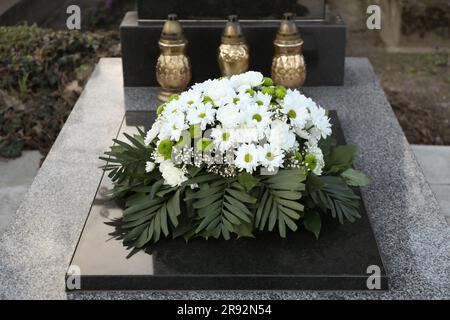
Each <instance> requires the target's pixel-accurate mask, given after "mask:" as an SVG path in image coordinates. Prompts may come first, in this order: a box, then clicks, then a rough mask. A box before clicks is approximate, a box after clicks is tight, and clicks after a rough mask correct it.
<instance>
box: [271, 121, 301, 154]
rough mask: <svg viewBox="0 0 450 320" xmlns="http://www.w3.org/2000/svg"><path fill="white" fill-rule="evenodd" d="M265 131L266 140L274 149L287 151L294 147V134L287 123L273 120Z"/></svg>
mask: <svg viewBox="0 0 450 320" xmlns="http://www.w3.org/2000/svg"><path fill="white" fill-rule="evenodd" d="M266 131H267V132H266V135H267V138H268V139H269V142H270V144H271V145H273V146H274V147H277V148H280V149H283V150H286V151H289V150H291V149H292V148H293V147H294V146H295V142H296V141H295V134H294V132H292V131H291V130H290V128H289V125H288V124H287V123H285V122H283V121H281V120H278V119H277V120H274V121H273V122H272V124H271V125H270V129H267V130H266Z"/></svg>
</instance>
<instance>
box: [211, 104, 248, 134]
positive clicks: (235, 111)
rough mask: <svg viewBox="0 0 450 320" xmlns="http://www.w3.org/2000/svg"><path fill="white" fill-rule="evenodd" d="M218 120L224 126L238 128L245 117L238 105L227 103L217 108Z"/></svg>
mask: <svg viewBox="0 0 450 320" xmlns="http://www.w3.org/2000/svg"><path fill="white" fill-rule="evenodd" d="M217 120H219V121H220V123H221V124H222V126H223V127H224V128H236V127H237V126H239V125H240V124H241V123H242V121H243V117H242V114H241V113H240V111H239V107H238V106H236V105H234V104H227V105H225V106H223V107H220V108H219V109H218V110H217Z"/></svg>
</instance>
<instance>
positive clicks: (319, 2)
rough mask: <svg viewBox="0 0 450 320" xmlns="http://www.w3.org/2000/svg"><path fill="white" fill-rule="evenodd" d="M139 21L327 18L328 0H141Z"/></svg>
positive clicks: (138, 5) (139, 1)
mask: <svg viewBox="0 0 450 320" xmlns="http://www.w3.org/2000/svg"><path fill="white" fill-rule="evenodd" d="M137 11H138V13H139V20H147V19H161V17H165V16H167V15H168V14H169V13H173V12H176V13H177V14H178V16H179V18H180V19H223V17H226V16H227V15H228V14H230V13H233V14H237V15H239V17H241V18H242V19H278V18H279V17H280V16H282V15H283V13H284V12H288V11H289V12H293V13H295V14H296V16H297V17H298V18H299V19H324V15H325V0H302V1H296V0H183V1H179V0H165V1H152V0H138V1H137Z"/></svg>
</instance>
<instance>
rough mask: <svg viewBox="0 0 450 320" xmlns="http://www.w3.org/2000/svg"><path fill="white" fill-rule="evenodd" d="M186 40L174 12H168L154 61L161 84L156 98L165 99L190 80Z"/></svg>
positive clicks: (182, 88) (179, 90)
mask: <svg viewBox="0 0 450 320" xmlns="http://www.w3.org/2000/svg"><path fill="white" fill-rule="evenodd" d="M186 46H187V40H186V38H185V37H184V34H183V29H182V28H181V25H180V22H179V21H178V18H177V15H176V14H169V16H168V18H167V21H166V22H165V23H164V26H163V29H162V32H161V38H160V40H159V48H160V49H161V54H160V56H159V57H158V61H157V63H156V79H157V80H158V83H159V84H160V85H161V91H160V93H159V95H158V98H159V99H160V100H162V101H167V99H168V98H169V96H170V95H172V94H174V93H178V92H181V91H183V90H184V89H186V87H187V86H188V84H189V82H190V81H191V76H192V74H191V64H190V62H189V58H188V56H187V54H186Z"/></svg>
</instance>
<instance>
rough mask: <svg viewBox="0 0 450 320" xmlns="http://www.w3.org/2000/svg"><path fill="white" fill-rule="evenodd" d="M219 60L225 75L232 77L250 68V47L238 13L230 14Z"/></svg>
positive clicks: (218, 56) (219, 51)
mask: <svg viewBox="0 0 450 320" xmlns="http://www.w3.org/2000/svg"><path fill="white" fill-rule="evenodd" d="M217 60H218V62H219V67H220V72H221V73H222V75H223V76H226V77H230V76H232V75H235V74H239V73H243V72H246V71H247V70H248V64H249V49H248V46H247V43H246V41H245V37H244V34H243V33H242V29H241V25H240V24H239V21H238V18H237V16H236V15H230V16H229V17H228V22H227V24H226V26H225V29H224V30H223V34H222V43H221V45H220V46H219V49H218V55H217Z"/></svg>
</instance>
